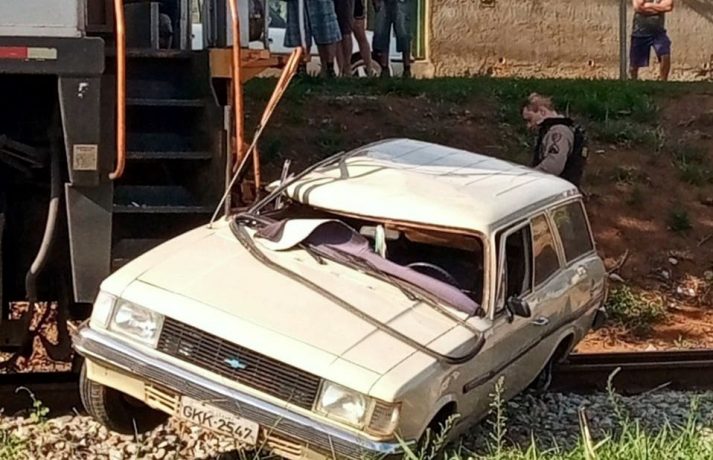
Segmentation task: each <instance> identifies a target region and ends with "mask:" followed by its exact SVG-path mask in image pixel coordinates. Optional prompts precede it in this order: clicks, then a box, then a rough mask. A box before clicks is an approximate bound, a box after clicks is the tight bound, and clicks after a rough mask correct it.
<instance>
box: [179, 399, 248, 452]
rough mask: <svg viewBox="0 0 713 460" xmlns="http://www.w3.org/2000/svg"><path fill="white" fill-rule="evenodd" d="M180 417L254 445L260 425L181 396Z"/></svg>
mask: <svg viewBox="0 0 713 460" xmlns="http://www.w3.org/2000/svg"><path fill="white" fill-rule="evenodd" d="M179 415H180V417H181V418H183V419H184V420H188V421H189V422H193V423H195V424H197V425H200V426H202V427H204V428H207V429H209V430H212V431H214V432H218V433H221V434H224V435H226V436H230V437H231V438H235V439H236V440H238V441H239V442H241V443H244V444H248V445H251V446H254V445H255V444H257V435H258V431H259V430H260V426H259V425H258V424H257V423H255V422H252V421H250V420H245V419H244V418H240V417H238V416H236V415H233V414H231V413H230V412H227V411H224V410H222V409H218V408H217V407H213V406H210V405H208V404H205V403H202V402H200V401H197V400H195V399H193V398H189V397H187V396H183V397H182V398H181V409H180V414H179Z"/></svg>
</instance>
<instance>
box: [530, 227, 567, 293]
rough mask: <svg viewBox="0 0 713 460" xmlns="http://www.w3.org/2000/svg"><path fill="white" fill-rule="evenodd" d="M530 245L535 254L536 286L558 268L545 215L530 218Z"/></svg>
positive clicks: (554, 247)
mask: <svg viewBox="0 0 713 460" xmlns="http://www.w3.org/2000/svg"><path fill="white" fill-rule="evenodd" d="M532 246H533V247H532V249H533V252H534V254H535V286H538V285H540V284H541V283H543V282H544V281H546V280H547V279H548V278H549V277H550V276H552V274H554V273H555V272H556V271H557V270H559V268H560V262H559V258H558V257H557V248H556V246H555V240H554V238H553V237H552V231H551V230H550V225H549V224H548V223H547V219H546V218H545V216H542V215H540V216H537V217H535V218H534V219H532Z"/></svg>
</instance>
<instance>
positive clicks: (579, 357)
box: [551, 350, 713, 394]
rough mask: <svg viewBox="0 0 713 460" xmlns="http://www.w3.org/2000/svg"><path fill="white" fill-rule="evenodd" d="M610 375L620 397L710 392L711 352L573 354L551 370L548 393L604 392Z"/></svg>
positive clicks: (711, 383) (712, 364)
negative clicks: (661, 392) (660, 391)
mask: <svg viewBox="0 0 713 460" xmlns="http://www.w3.org/2000/svg"><path fill="white" fill-rule="evenodd" d="M617 369H618V371H617ZM615 371H616V373H615ZM614 373H615V374H614ZM613 374H614V376H613V378H612V379H611V383H612V386H613V387H614V389H615V390H616V391H617V392H618V393H623V394H636V393H642V392H646V391H651V390H655V389H659V388H665V389H668V390H685V391H703V390H713V350H682V351H647V352H635V353H592V354H573V355H570V356H569V358H567V361H566V362H564V363H562V364H560V365H559V366H557V367H556V368H555V372H554V376H553V380H552V386H551V390H552V391H562V392H575V393H588V392H593V391H604V390H606V388H607V382H608V380H609V378H610V376H612V375H613Z"/></svg>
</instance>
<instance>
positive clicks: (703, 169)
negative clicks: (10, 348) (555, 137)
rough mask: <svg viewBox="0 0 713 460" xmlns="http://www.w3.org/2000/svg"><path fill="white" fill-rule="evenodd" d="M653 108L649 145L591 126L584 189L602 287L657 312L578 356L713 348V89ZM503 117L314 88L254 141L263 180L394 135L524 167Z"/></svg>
mask: <svg viewBox="0 0 713 460" xmlns="http://www.w3.org/2000/svg"><path fill="white" fill-rule="evenodd" d="M246 102H247V107H246V108H247V121H248V125H250V124H253V125H254V124H255V123H256V120H257V118H258V116H259V114H260V112H261V110H262V107H263V105H262V103H261V102H260V99H259V98H251V97H250V95H249V94H248V97H247V99H246ZM656 103H657V105H658V106H659V108H660V110H659V111H658V115H657V120H655V121H654V123H649V125H652V124H653V125H655V126H656V130H655V131H656V136H655V139H654V140H655V142H651V141H649V142H645V143H641V142H638V143H637V142H629V141H616V142H605V141H604V140H603V136H600V135H597V134H596V129H595V130H593V131H590V147H589V152H590V156H589V161H588V165H587V171H586V175H585V182H584V186H583V189H584V192H585V193H586V195H587V207H588V212H589V216H590V220H591V223H592V226H593V230H594V234H595V238H596V241H597V245H598V250H599V252H600V254H601V256H602V257H603V258H604V260H605V263H606V265H607V267H608V268H609V269H611V270H612V271H613V273H614V275H613V276H612V280H611V282H610V288H611V289H615V288H617V287H619V286H624V285H626V286H629V287H631V288H632V290H635V291H636V292H638V293H640V294H641V295H643V296H649V297H654V298H656V299H658V301H660V302H662V303H663V304H664V305H665V315H664V316H663V319H661V320H659V321H658V322H656V323H655V324H653V325H652V327H651V328H650V329H649V330H648V331H646V332H645V333H643V334H642V333H640V332H639V333H634V332H632V331H630V330H627V329H625V328H624V327H622V326H618V325H616V324H613V323H610V324H609V325H608V326H607V327H605V328H604V329H602V330H600V331H597V332H593V333H591V334H590V335H589V336H588V337H587V338H586V339H585V340H584V341H583V342H582V343H581V344H580V345H579V347H578V350H577V351H580V352H601V351H625V350H652V349H657V350H663V349H681V348H687V349H691V348H713V148H712V147H713V143H712V142H711V137H712V135H713V95H712V94H706V93H705V92H701V91H700V90H698V91H697V92H695V93H676V95H674V96H673V97H667V98H659V99H657V101H656ZM506 118H507V117H504V116H503V107H502V105H501V104H500V103H499V102H498V101H497V100H496V99H495V98H494V97H492V96H491V97H488V96H482V97H481V96H478V97H469V98H464V100H450V101H447V100H433V99H432V98H428V97H426V96H413V95H398V94H385V95H379V96H373V95H342V96H339V95H337V96H335V95H333V94H332V95H327V94H320V93H319V92H316V93H315V94H314V95H311V96H309V97H307V98H299V99H296V100H291V101H285V103H282V104H281V105H280V106H278V109H277V111H276V112H275V114H274V116H273V119H272V120H271V122H270V124H269V126H268V128H267V130H266V132H265V134H264V136H263V138H262V140H261V142H260V152H261V161H262V165H263V178H264V179H265V180H266V181H269V180H274V179H276V178H277V177H278V176H279V173H280V170H281V168H282V163H283V161H284V160H285V159H290V160H291V161H292V170H293V171H300V170H301V169H303V168H304V167H306V166H308V165H309V164H311V163H312V162H314V161H315V160H316V159H319V158H322V157H324V156H326V155H329V154H333V153H336V152H338V151H341V150H347V149H350V148H354V147H357V146H359V145H363V144H365V143H369V142H373V141H378V140H381V139H385V138H391V137H410V138H414V139H421V140H425V141H431V142H437V143H442V144H446V145H449V146H453V147H457V148H463V149H466V150H470V151H474V152H479V153H483V154H487V155H492V156H496V157H500V158H505V159H509V160H512V161H517V162H521V163H526V162H528V160H529V155H530V154H529V150H530V146H529V145H530V142H531V140H532V139H531V138H530V137H531V136H528V135H525V134H524V132H523V130H522V128H521V126H519V125H513V124H509V123H507V122H505V121H504V120H505V119H506ZM636 126H639V125H636ZM636 126H635V127H634V129H635V130H636V129H639V128H637V127H636ZM588 128H589V127H588ZM594 128H596V127H594ZM248 132H249V133H250V131H248ZM592 133H594V134H592ZM635 134H637V133H634V135H632V136H629V137H633V138H636V137H637V136H636V135H635ZM45 332H46V333H47V334H46V335H47V336H49V337H50V338H51V339H53V338H54V337H53V336H56V331H55V330H48V331H45ZM37 345H38V346H37V347H36V350H35V353H34V354H33V355H32V357H30V359H29V360H22V361H23V362H22V364H23V365H22V366H21V367H22V368H26V367H28V365H29V367H30V368H35V370H37V369H42V370H53V369H57V370H58V369H60V368H61V369H64V368H66V367H67V364H55V363H47V362H46V361H47V360H46V353H44V352H43V351H42V347H41V345H40V344H39V343H38V344H37ZM4 358H5V356H3V355H0V361H2V360H3V359H4Z"/></svg>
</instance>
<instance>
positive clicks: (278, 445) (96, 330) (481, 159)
mask: <svg viewBox="0 0 713 460" xmlns="http://www.w3.org/2000/svg"><path fill="white" fill-rule="evenodd" d="M272 190H273V191H272V193H271V194H270V195H269V196H268V197H266V198H265V199H264V200H262V201H261V202H260V203H258V204H256V205H255V206H254V207H253V208H252V209H251V210H250V211H249V212H246V213H244V214H239V215H236V216H231V217H230V218H228V219H224V220H222V221H220V222H218V223H215V224H212V225H209V226H204V227H201V228H198V229H195V230H193V231H191V232H189V233H186V234H184V235H182V236H180V237H178V238H175V239H173V240H171V241H169V242H167V243H165V244H163V245H161V246H159V247H157V248H155V249H153V250H151V251H150V252H148V253H146V254H144V255H143V256H141V257H139V258H138V259H136V260H134V261H133V262H131V263H129V264H128V265H126V266H124V267H123V268H121V269H120V270H119V271H117V272H116V273H115V274H113V275H112V276H111V277H109V278H108V279H107V280H106V281H105V282H104V283H103V284H102V287H101V292H100V294H99V295H98V298H97V300H96V303H95V305H94V311H93V313H92V316H91V320H90V321H89V323H88V325H86V326H84V327H83V328H82V329H81V330H80V332H79V334H78V335H77V337H76V338H75V346H76V349H77V350H78V351H79V353H81V354H82V355H83V356H84V357H85V358H86V361H85V367H84V369H83V372H82V385H81V389H82V398H83V402H84V404H85V406H86V408H87V410H88V411H89V412H90V413H91V414H92V415H93V416H94V417H96V419H98V420H99V421H101V422H102V423H104V424H105V425H106V426H107V427H109V428H110V429H112V430H116V431H124V432H131V433H133V432H134V430H135V428H136V429H138V430H139V431H143V430H149V429H151V428H153V427H154V426H155V425H156V424H158V423H160V422H161V421H162V420H163V419H164V418H165V417H166V414H170V415H172V416H175V417H178V418H181V419H184V420H188V421H190V422H193V423H196V424H200V425H201V426H203V427H205V428H207V429H210V430H213V431H215V432H219V433H222V434H225V435H227V436H230V437H233V438H235V439H236V442H239V443H240V444H241V445H248V446H250V445H252V446H258V447H261V448H262V449H263V451H267V450H270V451H272V452H273V453H276V454H279V455H282V456H285V457H288V458H304V457H310V458H315V457H316V458H321V457H328V458H331V457H339V458H345V457H346V458H359V457H362V456H364V455H382V454H397V453H399V452H400V451H401V450H402V447H403V443H414V442H418V441H419V440H420V439H422V437H423V435H424V433H425V432H426V430H427V429H428V428H429V427H430V428H437V427H438V426H439V424H440V423H442V422H443V421H444V420H445V419H446V418H448V417H449V416H450V415H452V414H459V415H460V418H459V419H458V424H457V425H456V426H455V428H454V430H452V432H451V433H452V435H453V436H455V435H457V434H458V433H460V432H462V431H463V430H464V429H466V428H467V427H468V426H470V425H472V424H473V423H474V422H476V421H478V420H479V419H480V418H482V417H483V416H484V415H485V414H486V412H487V409H488V404H489V402H490V397H489V394H490V393H491V392H492V391H493V386H494V384H495V382H496V381H497V380H498V379H499V378H500V377H503V378H504V382H505V394H504V396H505V397H507V398H509V397H511V396H513V395H515V394H516V393H518V392H520V391H522V390H523V389H525V388H526V387H528V385H534V386H540V387H542V386H545V385H547V384H548V380H549V378H550V371H551V367H552V366H551V364H552V363H553V362H555V361H557V360H559V359H562V358H563V357H565V356H566V355H567V354H568V353H569V351H570V350H571V349H572V348H573V347H574V346H575V345H576V344H577V343H578V342H579V341H580V340H581V339H582V337H583V336H584V335H585V334H586V332H587V331H588V330H589V329H590V328H591V327H592V325H593V323H595V322H596V321H597V320H598V318H599V314H600V313H601V311H602V310H601V308H602V307H601V306H602V303H603V301H604V297H605V294H606V283H605V279H606V276H605V275H606V273H605V269H604V266H603V263H602V261H601V259H600V258H599V257H598V256H597V254H596V252H595V246H594V242H593V239H592V235H591V231H590V227H589V222H588V220H587V216H586V213H585V209H584V206H583V204H582V200H581V196H580V194H579V192H578V191H577V189H576V188H575V187H573V186H572V185H571V184H569V183H568V182H565V181H563V180H561V179H559V178H557V177H554V176H550V175H545V174H542V173H539V172H536V171H534V170H532V169H529V168H526V167H523V166H519V165H514V164H511V163H508V162H505V161H501V160H497V159H494V158H491V157H487V156H482V155H477V154H473V153H469V152H465V151H462V150H456V149H452V148H448V147H443V146H439V145H434V144H429V143H425V142H417V141H412V140H405V139H400V140H388V141H383V142H379V143H375V144H371V145H367V146H365V147H362V148H359V149H356V150H354V151H351V152H348V153H342V154H338V155H335V156H333V157H331V158H329V159H327V160H324V161H322V162H320V163H318V164H316V165H315V166H313V167H311V168H309V169H308V170H306V171H305V172H304V173H302V174H300V175H298V176H297V177H295V178H294V179H291V180H288V181H285V182H284V183H280V184H275V185H274V186H273V189H272Z"/></svg>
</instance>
